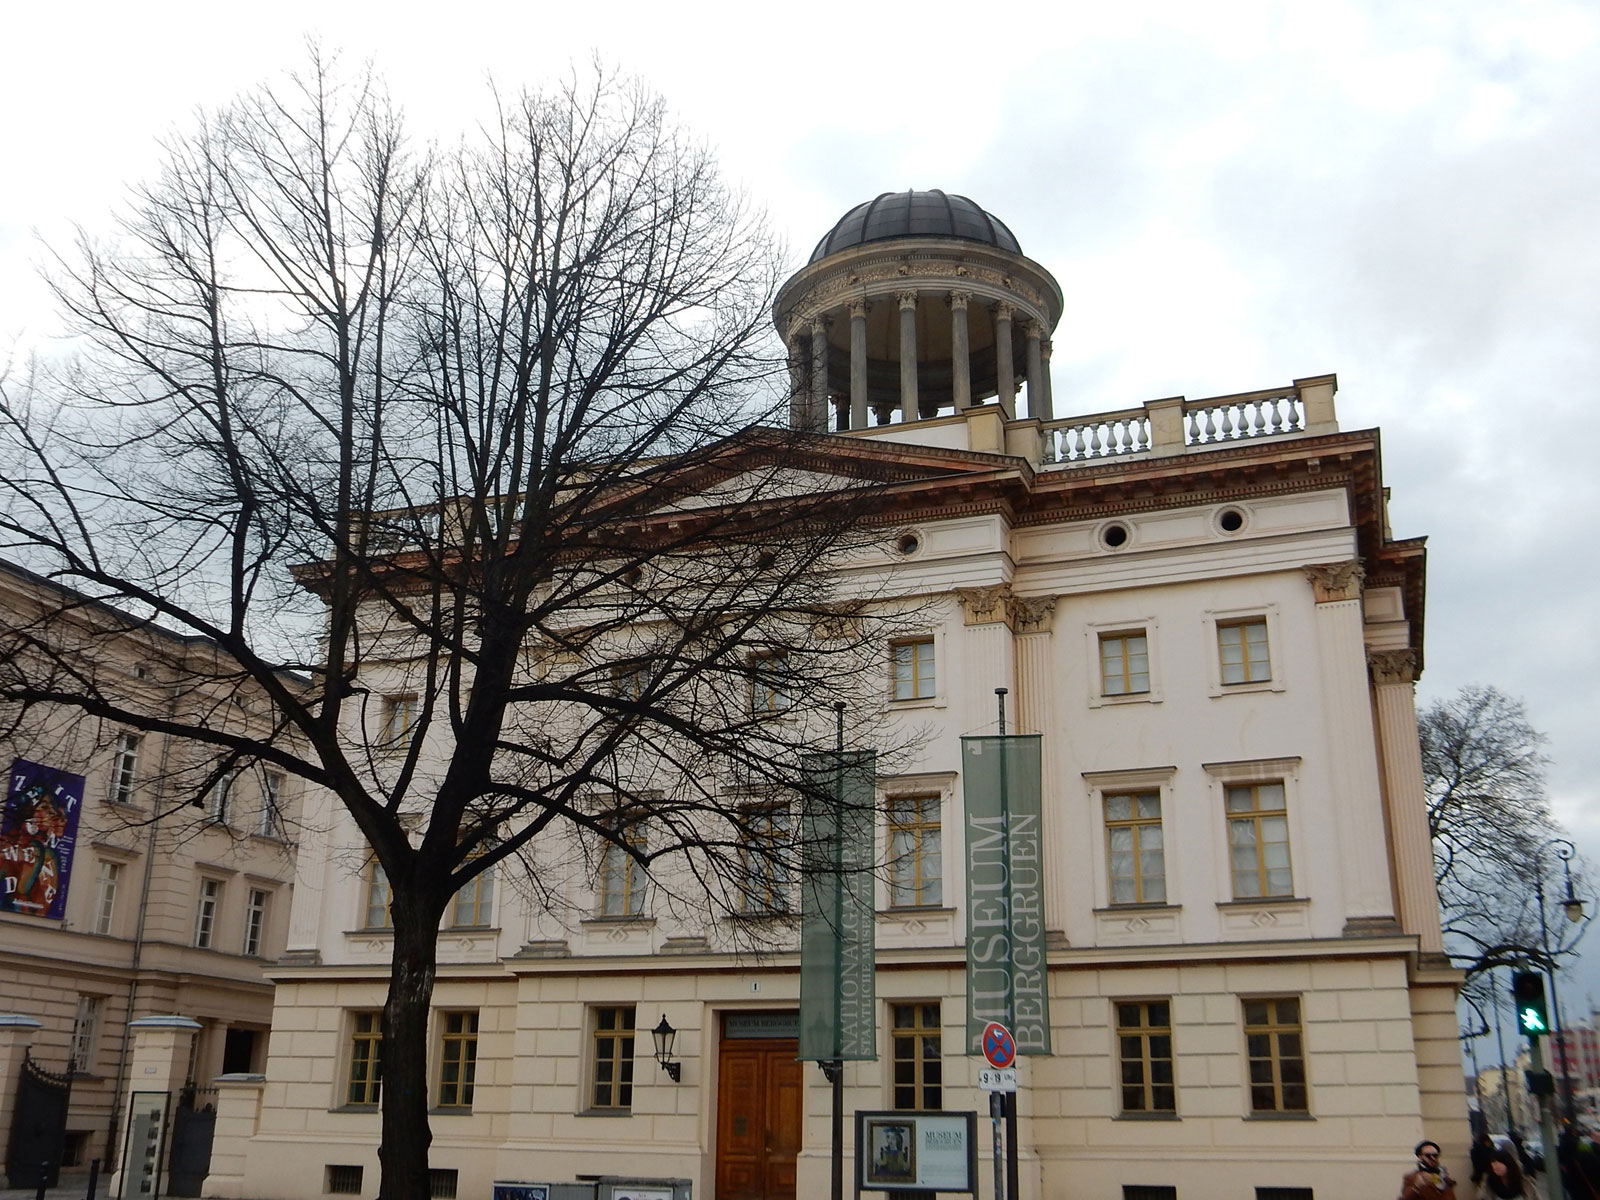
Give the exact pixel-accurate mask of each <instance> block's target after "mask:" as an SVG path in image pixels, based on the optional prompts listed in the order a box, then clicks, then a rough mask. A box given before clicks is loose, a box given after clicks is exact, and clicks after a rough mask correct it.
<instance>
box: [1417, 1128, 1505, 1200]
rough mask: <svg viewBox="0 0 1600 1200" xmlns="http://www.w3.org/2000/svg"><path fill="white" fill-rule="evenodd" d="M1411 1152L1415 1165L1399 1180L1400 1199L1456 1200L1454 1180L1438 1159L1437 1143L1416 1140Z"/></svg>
mask: <svg viewBox="0 0 1600 1200" xmlns="http://www.w3.org/2000/svg"><path fill="white" fill-rule="evenodd" d="M1412 1153H1413V1154H1415V1155H1416V1156H1417V1166H1416V1169H1415V1170H1412V1171H1407V1172H1406V1174H1405V1177H1404V1178H1403V1179H1401V1180H1400V1200H1456V1181H1455V1180H1454V1179H1451V1178H1450V1172H1449V1171H1446V1170H1445V1169H1444V1164H1442V1163H1441V1162H1440V1161H1439V1143H1438V1142H1429V1141H1421V1142H1418V1143H1417V1144H1416V1148H1415V1149H1413V1150H1412ZM1485 1178H1487V1176H1486V1177H1485Z"/></svg>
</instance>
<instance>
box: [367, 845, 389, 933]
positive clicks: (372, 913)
mask: <svg viewBox="0 0 1600 1200" xmlns="http://www.w3.org/2000/svg"><path fill="white" fill-rule="evenodd" d="M390 899H391V897H390V894H389V876H388V873H387V872H385V871H384V869H383V864H382V863H380V862H379V861H378V860H377V859H375V858H374V859H372V860H370V861H369V862H368V863H367V872H366V905H365V909H364V921H365V923H364V924H363V925H362V928H363V929H388V928H390V926H391V925H393V923H394V918H393V917H391V916H390V915H389V901H390Z"/></svg>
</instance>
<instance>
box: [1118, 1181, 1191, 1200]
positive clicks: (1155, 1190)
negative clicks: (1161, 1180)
mask: <svg viewBox="0 0 1600 1200" xmlns="http://www.w3.org/2000/svg"><path fill="white" fill-rule="evenodd" d="M1122 1200H1178V1189H1177V1188H1175V1187H1160V1186H1157V1187H1149V1186H1141V1185H1139V1184H1137V1183H1125V1184H1123V1185H1122Z"/></svg>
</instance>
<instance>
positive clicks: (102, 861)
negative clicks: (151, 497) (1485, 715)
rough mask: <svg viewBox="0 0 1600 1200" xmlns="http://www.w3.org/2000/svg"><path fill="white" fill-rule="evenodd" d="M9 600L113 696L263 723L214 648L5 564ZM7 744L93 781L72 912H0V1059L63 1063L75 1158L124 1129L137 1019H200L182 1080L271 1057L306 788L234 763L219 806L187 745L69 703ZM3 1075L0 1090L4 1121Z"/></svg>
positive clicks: (237, 724)
mask: <svg viewBox="0 0 1600 1200" xmlns="http://www.w3.org/2000/svg"><path fill="white" fill-rule="evenodd" d="M0 612H3V613H4V617H3V619H4V621H5V622H6V624H7V626H8V630H9V631H11V632H15V633H18V634H19V635H22V636H24V637H26V636H34V637H37V638H38V639H39V640H40V641H41V643H43V644H48V645H49V646H50V647H51V648H52V653H57V654H59V655H60V657H59V660H58V661H60V662H61V663H64V664H69V665H74V664H75V668H74V669H77V670H81V671H82V672H83V673H84V675H83V677H84V678H86V679H91V680H93V681H94V686H95V687H96V688H98V689H99V690H100V692H101V694H102V695H103V696H104V697H106V698H107V701H108V703H113V704H116V705H123V706H126V707H127V708H128V709H130V710H132V711H137V712H140V713H143V714H147V715H149V716H151V717H154V718H158V719H162V718H170V719H171V720H173V721H174V722H176V723H177V724H178V725H180V726H181V725H183V724H184V723H192V724H201V723H206V722H217V721H219V720H221V721H226V722H228V723H229V724H230V726H232V727H234V728H237V729H246V730H247V729H250V728H252V723H256V726H255V727H261V726H260V725H259V723H260V722H261V721H263V720H264V712H265V706H264V705H263V704H261V703H260V702H259V701H257V703H256V704H255V705H254V707H252V705H251V703H250V700H249V697H248V694H247V693H245V692H243V691H242V690H240V689H238V688H235V687H229V686H227V685H225V684H222V683H220V682H218V681H217V679H216V678H215V676H216V675H217V674H218V672H217V671H216V665H217V661H218V659H217V652H216V648H215V647H214V646H213V645H212V644H211V643H209V642H206V641H204V640H202V639H197V638H181V637H176V636H173V635H171V634H168V633H166V632H164V631H163V630H161V629H159V628H158V627H154V626H151V625H149V624H147V623H145V622H139V621H134V620H131V619H130V618H128V617H126V616H125V615H124V614H121V613H118V612H115V611H113V610H111V609H108V608H103V607H101V606H98V605H95V604H91V603H86V602H85V601H84V600H83V599H82V598H81V597H79V596H76V595H74V594H72V593H68V592H65V591H63V590H62V589H60V588H57V587H56V586H54V585H53V584H50V583H48V582H47V581H45V580H42V579H40V578H38V577H37V576H34V575H32V574H31V573H29V572H27V571H26V570H23V569H22V568H20V567H17V566H14V565H11V564H0ZM30 631H33V632H32V633H30ZM8 644H9V643H8ZM40 661H41V662H43V661H44V659H43V658H41V660H40ZM43 677H44V676H43V675H41V676H40V678H43ZM202 679H204V680H207V681H208V682H207V683H203V684H202V683H198V682H197V681H199V680H202ZM7 716H8V718H17V717H18V714H17V713H15V712H8V713H7ZM0 757H3V760H4V762H5V764H6V766H7V768H8V769H9V768H10V767H11V766H12V764H13V762H14V761H16V760H18V759H21V760H24V761H26V762H33V763H38V764H41V765H43V766H46V767H49V768H53V769H55V770H59V771H63V772H68V773H70V774H73V775H82V776H83V777H84V779H85V785H84V795H83V804H82V809H81V813H80V816H79V822H78V826H77V834H76V846H75V853H74V856H73V859H72V865H71V870H70V877H69V879H68V880H67V887H66V899H65V910H64V913H63V914H62V915H61V916H60V917H58V918H50V917H45V916H39V915H32V914H29V913H26V912H21V911H0V1013H3V1014H6V1015H7V1016H8V1017H10V1018H14V1020H12V1021H11V1022H10V1023H9V1025H8V1027H7V1029H6V1031H5V1032H6V1037H5V1042H6V1047H5V1048H6V1051H7V1052H9V1053H11V1054H12V1055H14V1056H17V1057H18V1058H19V1060H20V1056H21V1054H22V1053H23V1052H24V1051H27V1052H29V1053H31V1055H32V1057H33V1058H34V1060H35V1061H36V1062H38V1063H39V1064H40V1065H41V1066H43V1067H45V1068H46V1069H48V1070H51V1071H53V1072H55V1073H63V1072H65V1071H66V1069H67V1068H68V1066H69V1063H70V1066H71V1068H72V1093H71V1101H72V1102H71V1108H70V1110H69V1115H68V1120H67V1145H66V1150H67V1163H66V1165H67V1166H68V1167H69V1168H70V1167H74V1166H76V1167H79V1168H87V1166H88V1164H89V1161H90V1159H91V1158H99V1159H102V1160H104V1161H107V1162H108V1163H109V1162H110V1161H111V1157H110V1154H109V1151H112V1150H114V1149H115V1145H116V1144H117V1143H119V1142H120V1140H121V1134H122V1121H121V1113H122V1109H121V1106H120V1099H119V1098H120V1097H121V1095H122V1094H123V1093H124V1092H125V1090H126V1088H127V1086H128V1079H129V1070H130V1067H129V1064H130V1057H131V1053H132V1038H131V1037H128V1036H126V1030H127V1026H128V1023H129V1022H130V1021H132V1020H137V1019H139V1018H143V1017H148V1016H151V1015H154V1014H166V1013H183V1014H185V1015H187V1016H189V1017H191V1018H193V1019H195V1020H196V1021H198V1022H199V1026H200V1027H199V1030H198V1033H197V1034H196V1036H194V1037H193V1038H192V1039H190V1042H189V1043H188V1044H187V1045H186V1047H185V1054H186V1058H187V1061H186V1063H185V1064H184V1065H183V1068H182V1070H181V1071H180V1073H179V1076H178V1078H177V1080H176V1081H175V1082H177V1083H184V1082H188V1083H199V1084H201V1085H208V1084H209V1082H210V1080H211V1079H213V1078H214V1077H215V1076H216V1075H218V1074H220V1073H222V1072H223V1071H225V1070H234V1071H238V1070H252V1069H260V1068H261V1067H262V1066H263V1065H264V1064H265V1062H266V1053H267V1029H268V1026H269V1024H270V1022H271V1018H272V985H271V983H270V982H269V981H268V980H267V978H266V976H265V974H264V972H263V966H264V964H266V963H267V962H269V961H275V960H277V959H278V958H279V957H281V956H282V953H283V949H284V945H285V941H286V939H287V935H288V927H289V909H290V896H291V892H292V884H293V869H294V840H295V838H296V837H297V836H298V835H299V833H300V831H301V826H300V822H299V802H298V796H299V787H298V785H297V784H296V783H294V782H292V781H290V780H288V779H287V778H286V777H283V778H277V779H274V780H271V781H269V780H268V779H267V778H266V775H265V774H264V773H262V772H260V771H257V772H255V773H246V774H241V775H239V776H238V777H237V778H235V779H233V780H231V782H230V785H229V787H228V790H227V794H226V797H225V799H224V800H223V801H222V807H221V808H220V809H219V808H218V802H217V797H216V793H215V791H214V790H213V791H210V792H208V793H207V794H205V795H204V796H203V797H202V796H201V795H200V794H199V793H200V790H201V788H202V786H203V780H204V777H205V775H206V773H207V771H208V770H209V769H210V768H211V767H212V766H213V765H214V761H213V760H212V759H211V758H208V757H207V756H206V755H205V754H204V752H203V751H202V750H201V749H200V748H199V747H197V746H196V745H195V744H193V743H192V742H187V741H186V740H185V739H183V738H182V737H181V736H172V737H169V736H167V735H166V734H163V733H161V732H144V733H141V732H138V731H137V730H135V729H134V728H133V727H132V726H130V725H125V724H121V723H118V722H117V721H115V720H112V719H98V718H91V717H86V716H83V715H80V714H77V713H74V712H72V711H70V710H68V709H67V708H65V707H64V706H60V705H48V704H45V705H40V706H36V707H33V708H31V709H29V710H28V711H27V712H26V713H25V714H22V715H21V716H20V719H17V720H16V721H15V722H12V721H8V724H7V727H6V728H5V730H4V732H3V734H0ZM269 788H270V789H271V791H272V794H273V795H274V797H275V801H274V803H273V805H272V809H271V812H270V813H268V812H265V811H264V807H265V806H266V804H267V792H268V789H269ZM196 800H199V801H200V803H199V804H198V805H196V804H194V803H192V802H193V801H196ZM12 1082H13V1080H12V1079H10V1078H8V1079H7V1080H6V1084H7V1086H5V1087H3V1088H0V1129H4V1130H7V1131H9V1130H10V1129H11V1121H10V1119H9V1118H10V1115H11V1105H12V1103H13V1101H14V1098H15V1092H14V1089H13V1088H12V1087H11V1086H9V1085H10V1084H11V1083H12ZM202 1102H204V1101H202ZM108 1169H109V1168H108Z"/></svg>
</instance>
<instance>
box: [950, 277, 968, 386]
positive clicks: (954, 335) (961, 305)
mask: <svg viewBox="0 0 1600 1200" xmlns="http://www.w3.org/2000/svg"><path fill="white" fill-rule="evenodd" d="M971 299H972V296H971V294H970V293H968V292H951V293H950V370H951V377H950V386H951V389H952V395H953V397H954V399H955V403H956V411H957V412H960V411H961V410H962V409H964V408H971V407H972V349H971V345H972V343H971V339H970V338H969V336H968V332H967V304H968V302H969V301H970V300H971Z"/></svg>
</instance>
